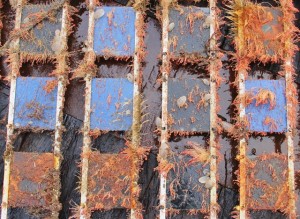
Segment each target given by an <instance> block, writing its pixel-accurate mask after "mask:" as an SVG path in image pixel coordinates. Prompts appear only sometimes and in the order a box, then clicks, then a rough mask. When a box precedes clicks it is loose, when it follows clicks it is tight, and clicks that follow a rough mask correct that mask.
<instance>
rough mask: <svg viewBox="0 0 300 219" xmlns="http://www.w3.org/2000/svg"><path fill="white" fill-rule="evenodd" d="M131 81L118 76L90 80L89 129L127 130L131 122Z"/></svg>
mask: <svg viewBox="0 0 300 219" xmlns="http://www.w3.org/2000/svg"><path fill="white" fill-rule="evenodd" d="M132 99H133V83H131V82H129V81H128V80H127V79H124V78H120V79H116V78H98V79H93V80H92V98H91V110H92V113H91V129H99V130H107V131H111V130H114V131H123V130H128V129H129V128H130V127H131V124H132V110H133V102H132Z"/></svg>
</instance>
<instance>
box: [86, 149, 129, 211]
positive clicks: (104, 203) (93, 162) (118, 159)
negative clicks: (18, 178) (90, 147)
mask: <svg viewBox="0 0 300 219" xmlns="http://www.w3.org/2000/svg"><path fill="white" fill-rule="evenodd" d="M130 174H131V161H130V160H129V159H126V155H124V154H100V152H92V153H91V154H90V156H89V173H88V191H89V194H88V207H89V208H90V209H91V210H110V209H113V208H127V209H130Z"/></svg>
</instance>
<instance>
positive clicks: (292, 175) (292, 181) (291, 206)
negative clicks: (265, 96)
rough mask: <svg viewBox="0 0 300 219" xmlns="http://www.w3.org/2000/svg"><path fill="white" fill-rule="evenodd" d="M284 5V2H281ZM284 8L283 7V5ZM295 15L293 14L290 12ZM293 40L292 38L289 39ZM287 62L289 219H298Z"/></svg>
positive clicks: (290, 59) (287, 59)
mask: <svg viewBox="0 0 300 219" xmlns="http://www.w3.org/2000/svg"><path fill="white" fill-rule="evenodd" d="M280 3H281V4H282V1H280ZM286 4H291V5H292V4H293V1H289V3H286ZM281 6H282V7H284V6H283V5H281ZM290 13H293V12H290ZM283 16H285V13H283ZM283 27H284V31H287V29H288V26H287V24H286V23H283ZM287 40H291V38H289V39H287ZM289 43H291V42H288V41H287V42H286V44H289ZM285 55H286V57H285V62H284V69H285V82H286V86H285V89H286V90H285V95H286V114H287V132H286V133H285V136H286V139H287V146H288V185H289V195H290V197H289V209H290V212H289V218H290V219H295V218H296V200H295V167H294V161H295V155H294V140H293V127H292V126H291V120H293V118H291V113H290V110H291V109H292V108H294V107H296V106H294V105H293V103H292V101H291V99H290V97H292V96H294V94H293V89H291V88H290V86H289V85H290V84H292V86H293V87H295V82H294V78H293V73H292V72H291V71H290V69H292V68H293V64H292V63H293V57H291V56H290V55H289V54H285Z"/></svg>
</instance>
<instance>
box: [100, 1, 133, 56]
mask: <svg viewBox="0 0 300 219" xmlns="http://www.w3.org/2000/svg"><path fill="white" fill-rule="evenodd" d="M99 9H103V10H104V15H103V16H102V17H100V18H99V19H96V21H95V32H94V51H95V53H96V54H97V55H99V56H108V57H112V56H115V57H123V56H125V57H126V56H133V53H134V42H135V11H134V9H133V8H130V7H101V8H97V9H96V10H95V11H96V12H97V10H99Z"/></svg>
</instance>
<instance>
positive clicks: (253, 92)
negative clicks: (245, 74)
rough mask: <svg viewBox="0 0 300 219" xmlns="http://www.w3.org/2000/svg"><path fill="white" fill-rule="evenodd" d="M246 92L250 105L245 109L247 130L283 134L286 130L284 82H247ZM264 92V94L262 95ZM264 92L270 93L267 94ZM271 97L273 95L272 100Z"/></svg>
mask: <svg viewBox="0 0 300 219" xmlns="http://www.w3.org/2000/svg"><path fill="white" fill-rule="evenodd" d="M245 86H246V92H247V93H248V95H250V98H252V99H251V103H250V104H249V105H248V106H247V107H246V115H247V118H248V121H249V124H250V126H249V130H250V131H256V132H284V131H286V129H287V114H286V97H285V81H284V80H247V81H246V83H245ZM263 92H265V93H263ZM266 92H271V93H269V94H267V93H266ZM271 95H274V98H275V99H273V98H272V96H271Z"/></svg>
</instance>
